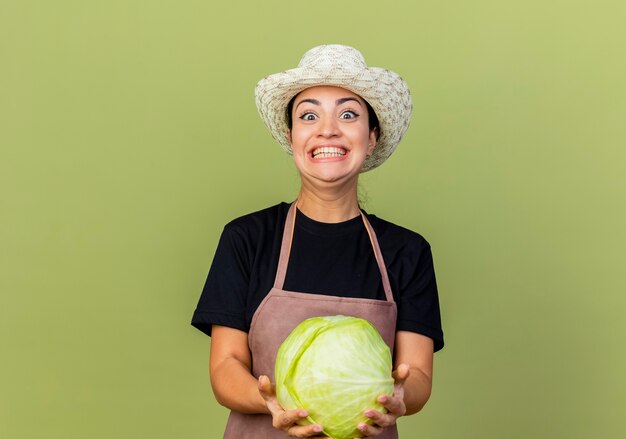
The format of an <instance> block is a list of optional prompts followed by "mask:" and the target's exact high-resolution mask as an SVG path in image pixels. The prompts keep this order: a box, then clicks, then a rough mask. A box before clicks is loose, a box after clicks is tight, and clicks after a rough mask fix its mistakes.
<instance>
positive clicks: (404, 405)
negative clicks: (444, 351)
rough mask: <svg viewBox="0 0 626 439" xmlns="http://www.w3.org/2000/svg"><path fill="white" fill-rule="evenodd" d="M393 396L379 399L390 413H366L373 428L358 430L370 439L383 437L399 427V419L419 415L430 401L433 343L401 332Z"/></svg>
mask: <svg viewBox="0 0 626 439" xmlns="http://www.w3.org/2000/svg"><path fill="white" fill-rule="evenodd" d="M394 357H395V358H394V365H395V366H396V370H395V371H394V374H393V375H394V379H395V381H396V383H395V385H394V394H393V396H392V397H388V396H386V395H382V396H380V397H379V398H378V402H380V403H381V404H382V405H383V406H385V408H386V409H387V410H388V413H386V414H383V413H380V412H378V411H376V410H366V411H365V416H367V417H368V418H370V419H371V420H372V421H373V422H374V425H367V424H359V430H360V431H361V432H362V433H364V434H366V435H367V436H368V437H369V436H377V435H379V434H380V433H382V431H383V428H384V427H388V426H390V425H393V424H395V423H396V420H397V419H398V418H399V417H400V416H405V415H412V414H414V413H417V412H419V411H420V410H421V409H422V408H423V407H424V405H426V402H427V401H428V398H429V397H430V392H431V388H432V376H433V341H432V339H431V338H429V337H426V336H424V335H421V334H417V333H414V332H408V331H398V332H397V333H396V341H395V355H394Z"/></svg>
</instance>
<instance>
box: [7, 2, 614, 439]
mask: <svg viewBox="0 0 626 439" xmlns="http://www.w3.org/2000/svg"><path fill="white" fill-rule="evenodd" d="M625 19H626V7H625V6H624V2H623V1H618V0H616V1H607V0H599V1H594V2H592V1H590V0H589V1H576V0H573V1H565V0H556V1H545V0H542V1H536V0H525V1H518V0H515V1H489V0H475V1H455V2H452V1H438V2H433V1H430V2H425V1H401V2H394V1H390V2H387V3H383V2H373V1H359V2H337V1H332V2H330V1H321V0H320V1H316V2H294V1H267V2H237V1H232V2H225V1H224V2H210V1H206V0H203V1H201V0H177V1H148V0H144V1H137V0H108V1H86V0H82V1H78V0H76V1H71V0H57V1H43V0H41V1H34V0H20V1H6V0H3V1H2V2H0V148H1V150H0V154H1V155H0V196H1V199H0V240H1V243H0V270H1V275H0V437H2V438H3V439H4V438H6V439H33V438H51V439H52V438H54V439H57V438H58V439H61V438H62V439H70V438H76V439H78V438H80V439H83V438H92V439H96V438H107V439H109V438H110V439H115V438H151V439H157V438H181V437H182V438H218V437H220V436H221V433H222V431H223V427H224V422H225V419H226V415H227V411H226V410H225V409H223V408H222V407H220V406H219V405H217V404H216V402H215V400H214V398H213V395H212V393H211V389H210V385H209V378H208V373H207V360H208V351H209V344H210V339H209V338H208V337H206V336H205V335H203V334H202V333H200V332H199V331H197V330H195V329H193V328H192V327H191V326H190V325H189V321H190V319H191V315H192V312H193V310H194V308H195V305H196V302H197V300H198V297H199V294H200V291H201V288H202V285H203V283H204V280H205V277H206V274H207V272H208V269H209V266H210V263H211V260H212V257H213V253H214V250H215V246H216V244H217V240H218V238H219V235H220V233H221V231H222V227H223V225H224V224H225V223H226V222H228V221H229V220H230V219H232V218H234V217H236V216H239V215H242V214H245V213H248V212H251V211H254V210H258V209H261V208H264V207H266V206H269V205H273V204H275V203H278V202H279V201H290V200H292V199H293V198H294V197H295V195H296V191H297V187H298V178H297V173H296V171H295V170H294V168H293V165H292V164H291V162H290V158H289V157H288V156H287V155H285V154H284V153H283V152H282V150H281V149H280V148H279V147H278V146H277V144H276V143H275V142H274V141H273V140H272V139H271V137H270V135H269V134H268V132H267V131H266V129H265V128H264V126H263V125H262V122H261V120H260V118H259V117H258V115H257V111H256V108H255V105H254V98H253V90H254V86H255V84H256V82H257V81H258V80H259V79H260V78H262V77H264V76H266V75H268V74H271V73H275V72H278V71H280V70H284V69H288V68H291V67H294V66H295V65H296V64H297V62H298V61H299V59H300V57H301V56H302V54H303V53H304V52H305V51H306V50H307V49H309V48H310V47H313V46H315V45H318V44H323V43H342V44H349V45H353V46H355V47H357V48H358V49H360V50H361V51H362V53H363V54H364V56H365V58H366V60H367V62H368V64H369V65H370V66H382V67H385V68H389V69H391V70H393V71H396V72H398V73H400V74H401V75H402V76H403V77H404V78H405V80H406V81H407V82H408V84H409V86H410V88H411V91H412V95H413V101H414V108H415V110H414V113H413V119H412V124H411V127H410V128H409V131H408V133H407V135H406V137H405V139H404V140H403V142H402V143H401V144H400V146H399V147H398V149H397V151H396V153H394V155H393V156H392V157H391V158H390V159H389V160H388V161H387V163H385V164H384V166H382V167H381V168H379V169H377V170H374V171H372V172H370V173H367V174H366V175H364V176H363V179H362V193H363V196H364V197H365V199H366V203H365V205H364V207H365V208H366V209H367V210H368V211H369V212H372V213H375V214H377V215H378V216H381V217H383V218H385V219H388V220H390V221H393V222H396V223H398V224H401V225H403V226H405V227H408V228H411V229H413V230H416V231H418V232H420V233H422V234H423V235H424V236H425V237H426V238H427V239H428V240H429V241H430V243H431V245H432V247H433V251H434V257H435V267H436V272H437V276H438V283H439V289H440V297H441V305H442V310H443V312H442V317H443V323H444V330H445V336H446V342H447V343H446V347H445V348H444V350H443V351H441V352H440V353H437V354H436V361H435V379H434V390H433V395H432V398H431V400H430V402H429V404H428V405H427V407H426V408H425V409H424V410H423V412H421V413H420V414H418V415H416V416H413V417H411V418H405V419H402V420H401V421H400V430H401V432H402V437H403V438H408V439H411V438H422V437H428V438H442V439H444V438H445V439H450V438H455V439H456V438H458V439H473V438H477V439H478V438H480V439H486V438H493V439H496V438H534V439H539V438H556V437H559V438H590V437H594V438H617V437H624V435H626V422H625V417H624V415H623V410H624V407H626V379H625V378H624V371H625V370H626V353H625V352H624V334H626V319H625V318H624V316H623V315H624V311H625V310H626V306H625V305H626V299H625V295H624V293H625V292H626V275H625V272H626V269H625V266H624V265H625V264H624V262H625V257H624V244H625V243H626V230H625V229H626V227H625V224H626V203H625V202H624V200H625V190H626V178H625V176H624V174H625V172H624V170H625V163H624V162H625V159H626V153H625V152H624V147H625V144H626V123H625V120H626V111H625V108H626V105H625V102H626V86H625V85H624V78H626V63H625V59H624V47H625V43H626V31H624V21H625Z"/></svg>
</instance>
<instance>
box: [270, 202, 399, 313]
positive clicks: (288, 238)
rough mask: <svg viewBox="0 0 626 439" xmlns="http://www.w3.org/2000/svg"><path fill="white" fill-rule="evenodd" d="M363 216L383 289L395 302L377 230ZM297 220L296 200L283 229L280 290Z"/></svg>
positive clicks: (278, 271)
mask: <svg viewBox="0 0 626 439" xmlns="http://www.w3.org/2000/svg"><path fill="white" fill-rule="evenodd" d="M361 218H362V219H363V224H364V225H365V230H366V231H367V234H368V236H369V238H370V242H371V244H372V249H373V250H374V257H375V258H376V263H377V264H378V269H379V270H380V276H381V277H382V281H383V289H384V290H385V297H386V299H387V301H388V302H393V301H394V300H393V293H392V291H391V284H390V283H389V276H388V275H387V268H386V266H385V261H384V259H383V254H382V252H381V251H380V246H379V245H378V238H377V237H376V232H374V228H373V227H372V225H371V224H370V222H369V220H368V219H367V218H366V217H365V214H364V213H363V212H362V211H361ZM295 222H296V202H295V201H294V202H293V203H292V204H291V207H289V211H288V212H287V218H286V219H285V228H284V230H283V240H282V244H281V246H280V257H279V259H278V268H277V269H276V279H275V280H274V288H277V289H279V290H282V289H283V285H284V284H285V276H286V275H287V264H288V263H289V254H290V253H291V242H292V241H293V233H294V229H295V227H294V224H295Z"/></svg>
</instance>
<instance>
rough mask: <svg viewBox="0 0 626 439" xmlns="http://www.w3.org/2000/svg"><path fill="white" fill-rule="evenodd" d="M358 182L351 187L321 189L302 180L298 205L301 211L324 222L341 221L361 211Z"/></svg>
mask: <svg viewBox="0 0 626 439" xmlns="http://www.w3.org/2000/svg"><path fill="white" fill-rule="evenodd" d="M356 189H357V186H356V184H354V185H352V186H351V187H340V188H333V189H328V190H324V189H320V188H315V187H312V186H310V185H308V184H306V182H305V181H302V186H301V187H300V194H299V195H298V200H297V204H296V205H297V207H298V209H300V211H301V212H302V213H303V214H305V215H306V216H308V217H309V218H312V219H314V220H315V221H320V222H324V223H339V222H342V221H347V220H349V219H352V218H354V217H356V216H358V215H359V214H360V213H361V210H360V209H359V202H358V199H357V191H356Z"/></svg>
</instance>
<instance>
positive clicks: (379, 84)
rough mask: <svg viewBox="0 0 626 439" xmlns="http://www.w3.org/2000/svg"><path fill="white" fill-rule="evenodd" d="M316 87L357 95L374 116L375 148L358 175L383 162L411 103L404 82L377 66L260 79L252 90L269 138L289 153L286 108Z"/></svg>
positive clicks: (303, 70) (397, 140)
mask: <svg viewBox="0 0 626 439" xmlns="http://www.w3.org/2000/svg"><path fill="white" fill-rule="evenodd" d="M318 85H332V86H336V87H341V88H345V89H346V90H349V91H351V92H353V93H355V94H357V95H359V96H361V97H362V98H363V99H365V100H366V101H367V102H368V103H369V104H370V106H371V107H372V108H373V110H374V112H375V113H376V116H377V117H378V122H379V125H380V133H379V137H378V141H377V143H376V148H375V149H374V152H373V153H372V155H370V156H369V157H368V158H367V159H366V160H365V162H364V163H363V167H362V169H361V172H366V171H369V170H371V169H374V168H376V167H377V166H379V165H381V164H382V163H383V162H384V161H385V160H387V158H388V157H389V156H390V155H391V154H392V153H393V151H394V150H395V149H396V147H397V146H398V143H400V140H402V137H403V136H404V134H405V132H406V130H407V128H408V127H409V123H410V120H411V111H412V103H411V94H410V92H409V88H408V86H407V85H406V82H404V80H403V79H402V78H401V77H400V76H399V75H398V74H396V73H394V72H391V71H389V70H386V69H381V68H377V67H368V68H363V69H359V70H357V71H354V70H352V71H342V70H336V69H335V70H333V71H332V72H330V71H328V70H324V69H321V68H320V69H317V68H315V67H313V68H311V67H306V68H304V67H297V68H295V69H291V70H287V71H284V72H280V73H276V74H273V75H270V76H267V77H265V78H263V79H262V80H260V81H259V82H258V84H257V86H256V89H255V97H256V105H257V108H258V110H259V114H260V115H261V119H263V122H264V123H265V125H266V126H267V128H268V129H269V131H270V133H271V134H272V137H274V139H276V141H277V142H278V143H279V144H280V145H281V146H282V147H283V148H284V149H285V151H287V152H288V153H289V154H291V153H292V151H291V144H290V142H289V137H288V135H287V129H288V126H287V111H286V110H287V105H288V104H289V101H290V100H291V99H292V98H293V97H294V96H296V95H297V94H298V93H300V92H301V91H303V90H306V89H307V88H310V87H315V86H318Z"/></svg>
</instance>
